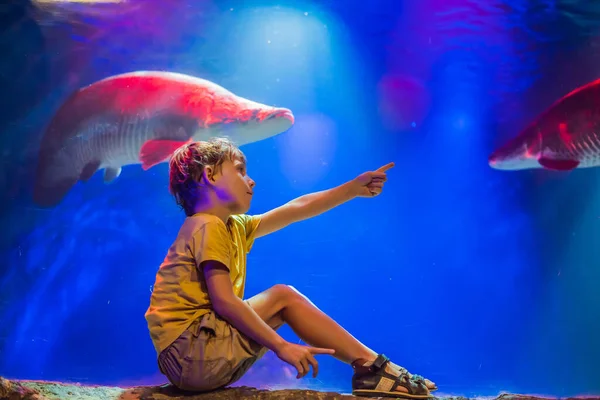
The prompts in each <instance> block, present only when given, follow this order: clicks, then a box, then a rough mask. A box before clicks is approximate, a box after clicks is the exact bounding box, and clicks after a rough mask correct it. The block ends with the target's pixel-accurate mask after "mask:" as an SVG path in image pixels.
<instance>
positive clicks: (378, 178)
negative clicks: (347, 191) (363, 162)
mask: <svg viewBox="0 0 600 400" xmlns="http://www.w3.org/2000/svg"><path fill="white" fill-rule="evenodd" d="M393 166H394V163H393V162H391V163H389V164H386V165H384V166H383V167H380V168H378V169H377V170H375V171H368V172H364V173H362V174H360V175H359V176H357V177H356V178H354V180H353V181H352V183H354V185H353V186H354V187H353V189H354V191H353V194H354V195H356V196H357V197H375V196H377V195H378V194H380V193H381V191H382V190H383V183H384V182H385V181H387V175H386V171H387V170H389V169H390V168H392V167H393Z"/></svg>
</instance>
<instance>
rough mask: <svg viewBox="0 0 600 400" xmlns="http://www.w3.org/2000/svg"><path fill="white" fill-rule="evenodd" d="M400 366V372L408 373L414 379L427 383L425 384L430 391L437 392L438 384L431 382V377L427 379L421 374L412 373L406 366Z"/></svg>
mask: <svg viewBox="0 0 600 400" xmlns="http://www.w3.org/2000/svg"><path fill="white" fill-rule="evenodd" d="M399 368H400V373H402V374H408V377H409V378H410V379H412V380H414V381H418V382H422V383H423V384H425V386H426V387H427V389H429V391H430V392H435V391H436V390H438V387H437V385H436V384H435V383H433V382H431V381H430V380H429V379H426V378H424V377H422V376H421V375H417V374H411V373H410V372H408V370H407V369H406V368H404V367H400V366H399Z"/></svg>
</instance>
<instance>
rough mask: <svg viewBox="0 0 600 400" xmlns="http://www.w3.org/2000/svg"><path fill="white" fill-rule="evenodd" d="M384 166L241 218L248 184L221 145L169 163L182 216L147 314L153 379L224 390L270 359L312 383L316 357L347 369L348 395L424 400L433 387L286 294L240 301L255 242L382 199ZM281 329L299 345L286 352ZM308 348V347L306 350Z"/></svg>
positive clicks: (199, 146) (242, 165)
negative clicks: (354, 203) (353, 204)
mask: <svg viewBox="0 0 600 400" xmlns="http://www.w3.org/2000/svg"><path fill="white" fill-rule="evenodd" d="M392 167H393V163H390V164H388V165H386V166H384V167H381V168H379V169H378V170H377V171H375V172H365V173H363V174H361V175H359V176H358V177H357V178H355V179H353V180H351V181H349V182H347V183H345V184H343V185H341V186H338V187H336V188H333V189H330V190H326V191H322V192H317V193H312V194H309V195H306V196H302V197H299V198H297V199H295V200H292V201H290V202H289V203H287V204H285V205H283V206H281V207H278V208H276V209H274V210H271V211H269V212H267V213H265V214H263V215H255V216H249V215H246V214H245V213H246V212H247V211H248V209H249V207H250V201H251V199H252V192H253V188H254V185H255V183H254V181H253V180H252V179H250V177H249V176H248V175H247V173H246V158H245V156H244V154H243V153H242V152H241V151H240V150H239V149H238V148H237V147H235V146H234V145H233V144H232V143H231V142H229V141H228V140H226V139H211V140H209V141H207V142H194V143H190V144H186V145H184V146H182V147H181V148H179V149H178V150H176V151H175V152H174V154H173V156H172V158H171V160H170V163H169V170H170V172H169V175H170V176H169V189H170V192H171V193H172V194H173V196H174V197H175V199H176V202H177V204H179V205H180V206H181V207H182V208H183V210H184V211H185V214H186V217H187V218H186V219H185V221H184V223H183V225H182V227H181V229H180V231H179V233H178V236H177V238H176V239H175V241H174V243H173V244H172V246H171V248H170V249H169V251H168V253H167V255H166V257H165V260H164V261H163V263H162V265H161V266H160V269H159V271H158V273H157V276H156V282H155V284H154V289H153V292H152V296H151V300H150V306H149V308H148V310H147V312H146V314H145V316H146V320H147V322H148V328H149V331H150V336H151V338H152V341H153V343H154V347H155V349H156V351H157V353H158V365H159V368H160V371H161V372H162V373H163V374H164V375H166V376H167V378H168V379H169V381H170V382H171V383H172V384H173V385H175V386H177V387H179V388H180V389H183V390H191V391H209V390H213V389H217V388H221V387H224V386H227V385H231V384H232V383H234V382H236V381H237V380H238V379H240V378H241V377H242V375H243V374H244V373H245V372H246V371H247V370H248V369H249V368H250V367H251V366H252V364H254V362H256V360H258V359H259V358H260V357H262V356H263V355H264V354H265V352H266V351H267V350H269V349H270V350H272V351H273V352H274V353H275V354H276V355H277V356H278V357H279V358H280V359H281V360H283V361H285V362H287V363H289V364H290V365H292V366H293V367H294V368H296V369H297V371H298V375H297V378H301V377H303V376H305V375H306V374H308V373H309V372H310V366H311V365H312V367H313V376H316V375H317V373H318V364H317V361H316V360H315V358H314V355H315V354H331V355H333V356H334V357H336V358H337V359H339V360H341V361H343V362H345V363H347V364H350V365H351V366H352V367H353V369H354V375H353V377H352V389H353V394H355V395H360V396H370V397H379V396H390V397H396V396H399V395H400V396H403V397H411V398H427V397H431V395H430V390H435V389H437V388H436V387H435V385H434V384H433V382H431V381H429V380H426V379H423V378H422V377H420V376H418V375H411V374H410V373H409V372H408V371H407V370H406V369H404V368H402V367H400V366H398V365H396V364H393V363H392V362H391V361H389V359H388V358H387V357H386V356H385V355H383V354H380V355H378V354H377V353H375V352H374V351H373V350H371V349H369V348H367V347H366V346H364V345H363V344H362V343H360V342H359V341H358V340H356V339H355V338H354V337H353V336H352V335H350V334H349V333H348V332H347V331H346V330H344V329H343V328H342V327H341V326H339V325H338V324H337V323H336V322H335V321H333V320H332V319H331V318H330V317H328V316H327V315H325V314H324V313H323V312H322V311H321V310H319V309H318V308H317V307H316V306H315V305H314V304H313V303H311V302H310V300H308V299H307V298H306V297H304V296H303V295H302V294H300V293H299V292H298V291H297V290H295V289H294V288H292V287H291V286H287V285H275V286H274V287H272V288H270V289H268V290H266V291H264V292H262V293H259V294H258V295H256V296H254V297H251V298H250V299H247V300H242V299H243V295H244V283H245V279H246V255H247V253H248V252H249V251H250V249H251V248H252V244H253V243H254V240H255V239H256V238H258V237H261V236H265V235H268V234H270V233H272V232H275V231H277V230H279V229H282V228H284V227H285V226H288V225H289V224H291V223H293V222H297V221H301V220H304V219H307V218H311V217H314V216H316V215H319V214H321V213H323V212H325V211H327V210H330V209H332V208H334V207H336V206H338V205H340V204H342V203H344V202H346V201H348V200H350V199H353V198H355V197H374V196H376V195H378V194H379V193H381V190H382V188H383V183H384V182H385V181H386V174H385V172H386V171H387V170H388V169H390V168H392ZM283 323H287V324H289V325H290V327H291V328H292V329H293V330H294V332H295V333H296V334H297V335H298V336H299V337H300V338H301V339H302V340H304V342H306V343H308V344H309V345H310V346H302V345H298V344H294V343H290V342H286V341H285V340H284V339H283V338H282V337H281V336H279V335H278V334H277V332H276V330H277V329H278V328H279V327H280V326H281V325H282V324H283ZM312 346H315V347H312Z"/></svg>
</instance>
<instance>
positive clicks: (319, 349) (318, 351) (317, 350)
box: [308, 347, 335, 354]
mask: <svg viewBox="0 0 600 400" xmlns="http://www.w3.org/2000/svg"><path fill="white" fill-rule="evenodd" d="M308 350H309V351H310V352H311V353H313V354H333V353H335V350H333V349H324V348H322V347H309V348H308Z"/></svg>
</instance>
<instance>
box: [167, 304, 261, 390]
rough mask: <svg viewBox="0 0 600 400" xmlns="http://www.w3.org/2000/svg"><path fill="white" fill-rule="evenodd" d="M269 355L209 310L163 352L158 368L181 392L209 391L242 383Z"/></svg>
mask: <svg viewBox="0 0 600 400" xmlns="http://www.w3.org/2000/svg"><path fill="white" fill-rule="evenodd" d="M266 352H267V348H266V347H264V346H262V345H260V344H258V343H257V342H255V341H254V340H252V339H250V338H249V337H247V336H246V335H244V334H243V333H242V332H240V331H239V330H237V329H236V328H234V327H233V326H231V325H230V324H229V323H228V322H226V321H225V320H223V319H221V318H220V317H219V316H218V315H217V314H215V312H214V311H210V312H209V313H208V314H205V315H203V316H202V317H201V318H200V319H198V320H197V321H195V322H193V323H192V324H191V325H190V327H189V328H188V329H187V330H186V331H185V332H184V333H182V334H181V336H179V338H178V339H177V340H175V341H174V342H173V343H172V344H171V345H170V346H169V347H167V348H166V349H165V350H163V351H162V352H161V353H160V355H159V356H158V367H159V369H160V371H161V372H162V373H163V374H164V375H165V376H166V377H167V378H168V379H169V381H170V382H171V383H172V384H173V385H175V386H177V387H178V388H180V389H182V390H190V391H208V390H213V389H217V388H220V387H223V386H227V385H230V384H232V383H234V382H236V381H237V380H239V379H240V378H241V377H242V376H243V375H244V374H245V373H246V371H248V369H249V368H250V367H251V366H252V364H254V363H255V362H256V361H257V360H258V359H260V358H261V357H262V356H263V355H264V354H265V353H266Z"/></svg>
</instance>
